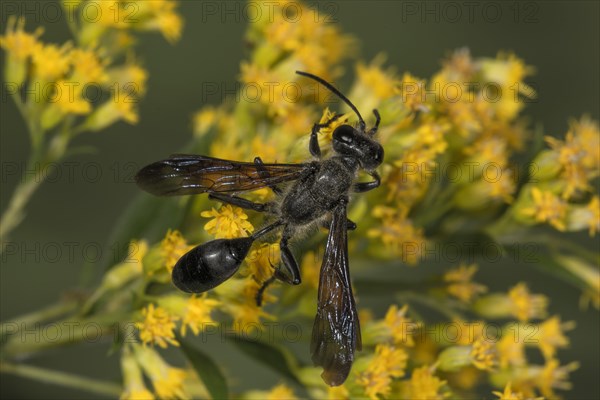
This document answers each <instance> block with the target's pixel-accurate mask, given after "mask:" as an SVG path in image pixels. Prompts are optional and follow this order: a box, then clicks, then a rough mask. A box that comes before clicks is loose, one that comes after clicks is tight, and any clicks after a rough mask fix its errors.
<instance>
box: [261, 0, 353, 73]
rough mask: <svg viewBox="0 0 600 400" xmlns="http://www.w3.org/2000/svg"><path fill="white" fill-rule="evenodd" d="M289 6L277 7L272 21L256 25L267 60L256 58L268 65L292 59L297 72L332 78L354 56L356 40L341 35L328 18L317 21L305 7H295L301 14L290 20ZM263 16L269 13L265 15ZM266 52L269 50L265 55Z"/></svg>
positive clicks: (278, 5) (280, 4) (284, 4)
mask: <svg viewBox="0 0 600 400" xmlns="http://www.w3.org/2000/svg"><path fill="white" fill-rule="evenodd" d="M286 3H287V2H282V3H278V4H277V5H276V7H274V11H273V12H274V15H273V16H272V19H271V20H269V21H266V20H265V21H263V22H264V23H263V24H259V25H257V28H258V29H257V30H258V34H259V35H260V37H261V39H263V40H264V42H265V43H261V44H263V47H261V48H259V50H257V53H258V54H259V55H261V54H262V55H263V56H264V58H265V59H264V60H263V59H262V58H261V57H257V61H258V62H260V63H261V64H263V65H269V64H270V63H272V62H273V61H274V59H275V58H278V56H280V55H286V56H288V55H289V57H291V58H293V61H295V62H296V63H297V64H300V65H297V64H296V65H297V67H296V69H299V70H303V71H310V72H312V73H314V74H316V75H318V76H321V77H324V78H326V79H327V78H329V75H330V74H331V70H332V69H333V68H332V67H333V66H334V65H335V64H336V63H338V62H339V61H340V60H341V59H342V58H344V57H348V56H349V55H350V54H351V53H352V46H353V40H352V39H351V38H350V37H349V36H346V35H342V34H341V33H340V32H339V29H338V27H337V26H336V25H333V24H329V23H327V22H326V21H325V20H326V19H325V18H314V15H313V12H311V10H310V9H309V8H308V7H306V6H305V5H303V4H302V3H294V4H295V6H296V7H299V10H298V12H297V13H296V15H294V16H293V20H290V18H288V16H287V15H286V10H285V8H283V7H285V6H286ZM294 10H295V8H294ZM263 15H267V12H266V11H264V12H263ZM263 49H270V50H269V51H268V52H266V51H264V50H263ZM261 50H262V52H261ZM266 54H271V55H269V56H266Z"/></svg>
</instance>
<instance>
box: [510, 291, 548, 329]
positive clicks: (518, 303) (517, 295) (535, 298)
mask: <svg viewBox="0 0 600 400" xmlns="http://www.w3.org/2000/svg"><path fill="white" fill-rule="evenodd" d="M508 297H509V298H510V300H511V302H512V314H513V315H514V316H515V317H517V319H519V321H521V322H526V321H529V320H530V319H535V318H544V317H545V316H546V307H547V305H548V298H547V297H546V296H544V295H541V294H537V295H535V294H531V293H529V289H528V288H527V285H525V284H524V283H522V282H521V283H518V284H517V285H516V286H515V287H513V288H512V289H511V290H510V291H509V292H508Z"/></svg>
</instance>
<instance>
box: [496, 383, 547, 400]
mask: <svg viewBox="0 0 600 400" xmlns="http://www.w3.org/2000/svg"><path fill="white" fill-rule="evenodd" d="M511 384H512V383H511V382H508V383H507V384H506V386H505V387H504V391H503V392H498V391H494V392H492V394H494V395H496V396H498V399H497V400H526V399H525V396H524V395H523V393H521V392H513V391H512V389H511ZM529 400H543V398H542V397H537V398H535V399H532V398H529Z"/></svg>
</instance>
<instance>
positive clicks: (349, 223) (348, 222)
mask: <svg viewBox="0 0 600 400" xmlns="http://www.w3.org/2000/svg"><path fill="white" fill-rule="evenodd" d="M330 225H331V220H325V221H323V222H321V227H323V228H325V229H329V226H330ZM356 228H357V226H356V222H354V221H352V220H349V219H346V229H347V230H349V231H353V230H355V229H356Z"/></svg>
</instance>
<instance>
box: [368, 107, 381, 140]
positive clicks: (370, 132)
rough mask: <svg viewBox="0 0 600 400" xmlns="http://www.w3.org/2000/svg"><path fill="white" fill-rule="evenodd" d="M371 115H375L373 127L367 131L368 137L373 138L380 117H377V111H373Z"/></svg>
mask: <svg viewBox="0 0 600 400" xmlns="http://www.w3.org/2000/svg"><path fill="white" fill-rule="evenodd" d="M373 114H375V126H374V127H372V128H371V130H370V131H369V136H373V135H375V134H376V133H377V129H379V123H380V122H381V115H379V111H377V109H375V110H373Z"/></svg>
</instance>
